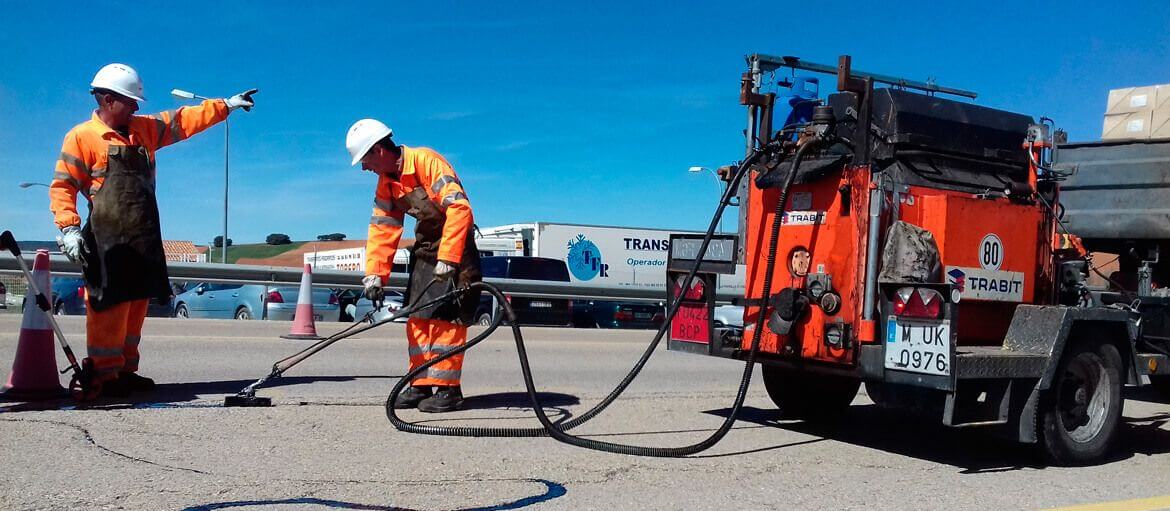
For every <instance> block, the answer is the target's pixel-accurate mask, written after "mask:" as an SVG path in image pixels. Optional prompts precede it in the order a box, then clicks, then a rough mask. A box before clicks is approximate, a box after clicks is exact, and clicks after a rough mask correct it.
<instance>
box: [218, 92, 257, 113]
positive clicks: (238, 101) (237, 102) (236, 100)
mask: <svg viewBox="0 0 1170 511" xmlns="http://www.w3.org/2000/svg"><path fill="white" fill-rule="evenodd" d="M257 92H260V89H249V90H247V91H245V92H241V93H239V94H236V95H235V96H232V97H230V98H227V99H225V100H223V102H224V103H227V107H228V109H229V110H235V109H237V108H241V107H242V108H243V109H244V111H245V112H251V111H252V107H253V106H256V102H255V101H252V95H253V94H255V93H257Z"/></svg>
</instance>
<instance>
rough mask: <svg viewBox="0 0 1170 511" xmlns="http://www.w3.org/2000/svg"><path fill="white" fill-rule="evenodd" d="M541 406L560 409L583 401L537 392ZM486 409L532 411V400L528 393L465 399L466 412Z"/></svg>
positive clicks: (489, 395) (499, 393) (552, 393)
mask: <svg viewBox="0 0 1170 511" xmlns="http://www.w3.org/2000/svg"><path fill="white" fill-rule="evenodd" d="M536 397H538V398H540V404H541V405H543V406H544V407H545V408H558V407H563V406H573V405H577V404H581V399H580V398H578V397H577V396H574V395H572V394H561V393H559V392H537V393H536ZM485 408H525V409H529V410H531V409H532V400H531V399H529V398H528V393H527V392H497V393H495V394H480V395H472V396H467V397H465V398H463V409H464V410H480V409H485Z"/></svg>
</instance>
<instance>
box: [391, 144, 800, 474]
mask: <svg viewBox="0 0 1170 511" xmlns="http://www.w3.org/2000/svg"><path fill="white" fill-rule="evenodd" d="M810 146H811V144H805V145H802V146H801V147H800V148H799V149H797V151H796V155H795V158H794V160H793V164H792V168H791V170H790V171H789V174H788V176H787V178H786V179H785V181H784V185H783V187H782V188H781V190H780V197H779V200H777V202H776V209H775V214H774V217H773V219H772V230H771V236H770V240H769V243H768V256H767V263H766V268H767V270H766V272H765V274H764V286H763V290H762V294H761V300H760V303H761V305H760V307H759V313H758V314H757V319H756V328H755V331H754V334H753V336H752V343H751V350H750V351H749V352H748V357H747V360H746V361H745V366H744V372H743V377H742V378H741V380H740V384H739V390H738V392H737V393H736V397H735V403H734V404H733V405H732V409H731V413H730V414H728V416H727V417H726V418H725V419H724V421H723V424H722V425H721V426H720V427H719V429H717V430H716V431H715V432H714V433H712V434H711V435H710V436H708V437H707V438H705V439H703V440H702V441H699V442H697V443H694V444H691V445H686V446H681V447H644V446H636V445H626V444H618V443H613V442H603V441H599V440H593V439H589V438H582V437H580V436H574V435H571V434H568V433H566V431H568V430H570V429H572V428H575V427H577V426H580V425H581V424H584V423H585V422H587V421H589V420H590V419H592V418H593V417H595V416H597V414H599V413H601V411H602V410H604V409H605V408H606V407H608V406H609V405H610V404H612V403H613V401H614V400H616V399H617V397H618V396H619V395H621V393H622V392H623V391H625V389H626V388H627V387H628V386H629V385H630V383H631V382H633V380H634V379H635V378H636V377H637V375H638V373H640V372H641V370H642V368H643V367H644V366H645V365H646V362H647V361H649V359H650V356H651V355H653V353H654V350H655V349H656V348H657V346H658V343H659V342H661V340H662V337H663V336H664V335H665V333H666V331H667V330H668V329H669V328H670V321H671V320H672V319H673V318H674V316H675V314H677V313H678V309H679V305H680V304H681V300H675V301H674V303H673V304H672V305H671V307H670V310H669V312H668V314H667V316H666V320H665V321H664V322H663V325H662V327H661V328H660V329H659V330H658V333H657V334H656V335H655V336H654V340H653V341H652V342H651V343H650V345H649V346H648V347H647V349H646V351H645V352H644V353H643V354H642V357H641V358H640V359H639V360H638V362H637V363H636V364H635V365H634V367H633V369H631V370H630V372H629V373H627V374H626V376H625V378H623V379H622V381H621V382H620V383H619V384H618V386H617V387H615V388H614V390H613V391H611V392H610V393H609V395H607V396H606V397H605V399H603V400H602V401H601V402H600V403H598V404H597V405H595V406H594V407H593V408H590V409H589V410H588V411H586V412H585V413H583V414H582V415H580V416H578V417H576V418H574V419H572V420H568V421H565V422H564V423H554V422H553V421H552V420H551V419H550V418H549V417H548V415H547V414H546V413H545V411H544V408H543V406H542V404H541V402H540V397H539V396H538V395H537V392H536V387H535V384H534V383H533V380H532V369H531V367H530V366H529V362H528V352H527V350H526V349H525V347H524V339H523V334H522V333H521V332H520V326H519V325H517V324H516V316H515V313H514V312H513V311H512V308H511V306H510V305H509V304H508V301H507V300H506V299H505V297H504V295H503V293H502V292H500V290H499V289H498V288H496V287H495V286H492V285H490V284H486V283H482V282H479V283H475V284H472V285H471V286H469V289H473V288H480V289H482V290H484V291H487V292H488V293H490V294H492V295H493V296H495V297H496V301H497V303H500V304H502V305H503V307H504V314H503V315H501V316H498V317H497V318H496V320H495V321H493V322H492V324H491V325H490V326H489V327H488V328H487V329H486V330H484V331H483V332H481V333H480V334H479V335H477V336H475V337H474V338H472V339H470V340H469V341H468V342H467V343H465V344H464V345H463V346H461V347H459V348H458V349H455V350H452V351H450V352H448V353H445V354H443V355H441V356H439V357H436V358H434V359H431V360H429V361H427V362H426V363H424V364H422V365H420V366H419V367H416V368H415V369H414V370H412V371H410V372H408V373H407V374H406V375H405V376H403V377H402V378H401V379H400V380H399V381H398V383H397V384H396V385H395V386H394V388H393V389H392V390H391V391H390V395H389V397H388V398H387V400H386V417H387V418H388V419H389V420H390V423H391V424H393V425H394V427H395V428H397V429H398V430H399V431H404V432H408V433H419V434H426V435H441V436H470V437H537V436H550V437H552V438H555V439H557V440H559V441H561V442H565V443H567V444H570V445H575V446H578V447H584V448H587V449H594V450H599V451H607V452H613V453H618V454H629V455H635V456H654V457H681V456H688V455H691V454H695V453H698V452H701V451H703V450H706V449H707V448H709V447H711V446H713V445H715V444H716V443H717V442H719V440H721V439H722V438H723V437H724V436H725V435H727V433H728V432H729V431H730V430H731V428H732V426H734V424H735V421H736V419H737V418H738V416H739V412H740V409H741V408H742V406H743V403H744V400H745V399H746V397H747V391H748V386H749V385H750V383H751V377H752V371H753V370H754V368H755V359H756V354H757V353H758V352H759V348H760V339H761V336H762V333H763V328H764V325H765V319H766V311H767V307H766V306H764V305H763V304H764V303H766V302H767V298H768V297H769V296H770V295H771V287H772V273H773V270H774V268H775V264H776V246H777V243H778V242H779V238H780V225H781V224H782V222H783V220H782V219H783V215H784V206H785V203H786V202H787V200H788V189H789V188H790V187H791V186H792V183H793V181H794V179H795V177H796V173H797V171H798V170H799V167H800V163H801V161H802V160H803V159H804V154H805V151H806V150H807V149H808V148H809V147H810ZM761 155H762V153H761V152H760V151H756V152H753V153H752V154H751V155H750V156H749V157H748V158H746V159H745V160H744V161H743V163H741V164H740V165H739V167H738V168H737V170H736V172H735V175H734V176H733V178H732V180H731V182H730V184H729V186H728V188H727V191H726V192H725V193H724V195H723V197H722V199H721V200H720V203H719V207H718V209H716V212H715V216H714V217H713V218H712V219H711V224H710V226H709V227H708V229H707V233H706V235H705V236H704V237H703V243H702V245H700V248H699V256H698V260H697V261H696V263H695V266H694V267H692V268H691V270H690V272H688V273H687V277H686V279H685V280H684V281H683V289H688V288H689V287H690V285H691V282H692V281H693V279H694V277H695V274H696V273H697V272H698V269H699V261H700V260H702V258H703V256H704V254H706V250H707V246H708V245H709V243H710V241H711V238H712V237H713V236H714V232H715V229H716V227H717V226H718V224H719V219H720V218H721V217H722V216H723V211H724V209H725V208H726V206H727V204H728V203H729V202H730V196H731V195H732V194H734V193H735V190H736V189H738V187H739V182H740V180H741V179H742V178H743V176H744V174H745V173H746V171H747V169H748V168H749V167H750V166H751V165H752V164H753V163H755V162H756V161H758V160H759V158H760V156H761ZM505 317H506V318H507V319H508V321H509V322H510V324H511V327H512V336H513V338H514V340H515V342H516V351H517V355H518V357H519V359H520V369H521V372H522V374H523V377H524V387H525V389H526V390H527V392H528V397H529V399H530V400H531V401H532V406H533V411H534V412H535V413H536V417H537V420H539V421H540V424H541V427H540V428H486V427H471V426H455V427H451V426H425V425H419V424H413V423H409V422H406V421H403V420H402V419H400V418H399V417H398V415H397V413H396V411H395V409H394V401H395V400H397V398H398V395H399V393H401V392H402V390H403V389H404V388H405V387H406V385H407V384H409V383H410V382H411V381H413V380H414V379H415V377H416V376H418V375H419V374H420V373H422V372H423V371H425V370H427V368H429V367H431V366H433V365H434V364H436V363H438V362H440V361H442V360H444V359H447V358H449V357H452V356H455V355H457V354H460V353H463V352H464V351H467V350H469V349H471V348H472V347H474V346H475V345H477V344H479V343H480V342H481V341H483V340H484V339H486V338H487V337H488V336H490V335H491V334H492V332H494V331H495V330H496V328H498V327H499V325H500V322H501V321H502V320H503V319H504V318H505Z"/></svg>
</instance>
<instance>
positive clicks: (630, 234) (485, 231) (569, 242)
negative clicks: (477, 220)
mask: <svg viewBox="0 0 1170 511" xmlns="http://www.w3.org/2000/svg"><path fill="white" fill-rule="evenodd" d="M681 233H689V234H701V233H697V232H695V231H673V230H666V229H645V228H639V227H610V226H600V225H579V224H561V223H550V222H531V223H520V224H510V225H501V226H498V227H489V228H481V229H480V230H479V237H478V238H477V239H476V243H477V244H478V245H479V249H480V251H481V252H483V253H488V252H490V253H491V255H510V256H532V257H548V258H552V259H560V260H562V261H564V262H565V265H567V266H568V267H569V275H570V278H571V279H572V282H573V283H575V284H578V285H580V286H581V287H583V288H586V289H597V290H606V289H621V288H629V287H645V288H653V289H661V290H662V291H663V292H664V293H665V290H666V258H667V250H668V248H669V245H670V235H671V234H681ZM740 269H741V270H742V266H741V267H740ZM723 277H726V278H725V279H724V280H721V281H720V283H719V288H720V292H721V293H726V294H728V295H732V296H743V291H744V284H743V282H744V280H743V272H742V271H739V272H737V273H736V274H735V275H725V276H723ZM664 296H665V295H664Z"/></svg>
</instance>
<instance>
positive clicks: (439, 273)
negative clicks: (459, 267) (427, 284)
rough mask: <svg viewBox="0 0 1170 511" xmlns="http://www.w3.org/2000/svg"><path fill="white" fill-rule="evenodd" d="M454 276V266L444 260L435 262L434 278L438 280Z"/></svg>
mask: <svg viewBox="0 0 1170 511" xmlns="http://www.w3.org/2000/svg"><path fill="white" fill-rule="evenodd" d="M454 276H455V266H454V265H452V264H450V263H448V262H445V261H439V262H438V263H435V280H438V281H440V282H442V281H444V280H447V279H450V278H451V277H454Z"/></svg>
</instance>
